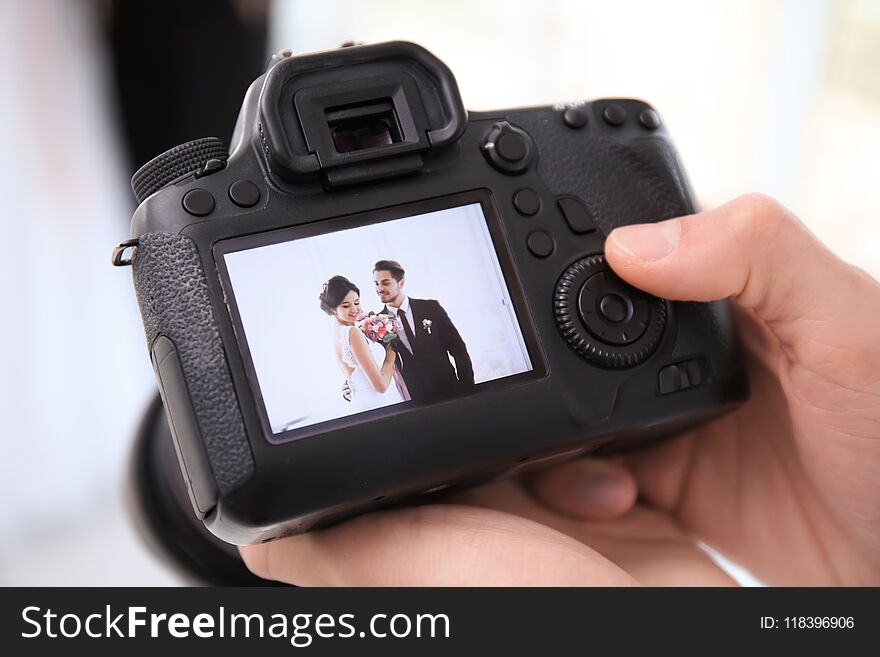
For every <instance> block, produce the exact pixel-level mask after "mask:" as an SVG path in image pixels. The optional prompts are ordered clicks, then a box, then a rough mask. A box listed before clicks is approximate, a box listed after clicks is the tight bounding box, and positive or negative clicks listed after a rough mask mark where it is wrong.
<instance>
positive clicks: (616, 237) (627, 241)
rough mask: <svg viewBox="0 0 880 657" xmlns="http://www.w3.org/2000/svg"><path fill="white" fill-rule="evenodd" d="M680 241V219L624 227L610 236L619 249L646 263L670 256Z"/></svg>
mask: <svg viewBox="0 0 880 657" xmlns="http://www.w3.org/2000/svg"><path fill="white" fill-rule="evenodd" d="M680 239H681V222H680V221H679V220H678V219H670V220H668V221H661V222H660V223H656V224H636V225H634V226H623V227H622V228H618V229H617V230H615V231H613V232H612V233H611V235H610V236H609V240H611V241H612V242H614V244H615V245H616V246H617V247H618V248H619V249H622V250H623V251H626V252H627V253H629V254H630V255H632V256H635V257H636V258H639V259H640V260H644V261H646V262H653V261H655V260H660V259H661V258H665V257H666V256H668V255H669V254H670V253H672V252H673V251H675V249H676V247H678V242H679V241H680Z"/></svg>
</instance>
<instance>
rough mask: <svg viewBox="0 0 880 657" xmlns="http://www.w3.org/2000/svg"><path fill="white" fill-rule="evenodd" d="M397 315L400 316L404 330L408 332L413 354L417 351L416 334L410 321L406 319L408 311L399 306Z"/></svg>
mask: <svg viewBox="0 0 880 657" xmlns="http://www.w3.org/2000/svg"><path fill="white" fill-rule="evenodd" d="M397 316H398V317H400V321H401V322H402V323H403V332H404V333H406V337H407V339H408V340H409V346H410V349H411V350H412V352H413V355H415V353H416V336H414V335H413V332H412V329H411V328H410V327H409V322H408V321H407V319H406V311H405V310H404V309H403V308H399V309H398V310H397Z"/></svg>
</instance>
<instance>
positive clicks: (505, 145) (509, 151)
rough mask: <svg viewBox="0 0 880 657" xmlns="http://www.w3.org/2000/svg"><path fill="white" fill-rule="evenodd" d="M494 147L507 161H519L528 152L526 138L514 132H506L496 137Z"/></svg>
mask: <svg viewBox="0 0 880 657" xmlns="http://www.w3.org/2000/svg"><path fill="white" fill-rule="evenodd" d="M495 149H496V150H497V151H498V155H500V156H501V157H502V158H503V159H505V160H507V161H508V162H519V161H520V160H521V159H523V158H524V157H525V156H526V153H528V152H529V147H528V144H526V140H525V139H523V138H522V136H521V135H518V134H517V133H515V132H508V133H505V134H503V135H501V137H500V138H499V139H498V141H497V142H496V143H495Z"/></svg>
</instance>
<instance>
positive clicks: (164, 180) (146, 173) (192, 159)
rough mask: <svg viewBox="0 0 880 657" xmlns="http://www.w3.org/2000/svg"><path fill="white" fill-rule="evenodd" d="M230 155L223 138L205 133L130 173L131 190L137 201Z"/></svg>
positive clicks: (140, 201)
mask: <svg viewBox="0 0 880 657" xmlns="http://www.w3.org/2000/svg"><path fill="white" fill-rule="evenodd" d="M228 157H229V154H228V153H227V152H226V145H225V144H224V143H223V140H221V139H218V138H217V137H203V138H202V139H195V140H193V141H188V142H186V143H185V144H181V145H180V146H175V147H174V148H172V149H170V150H167V151H165V152H164V153H162V154H161V155H157V156H156V157H154V158H153V159H152V160H150V161H149V162H147V163H146V164H145V165H144V166H142V167H141V168H140V169H138V170H137V171H136V172H135V174H134V175H133V176H132V177H131V191H133V192H134V197H135V198H136V199H137V202H138V203H142V202H143V200H144V199H145V198H147V197H148V196H150V194H153V193H155V192H158V191H159V190H160V189H162V188H163V187H164V186H165V185H167V184H168V183H170V182H171V181H173V180H176V179H177V178H179V177H180V176H183V175H185V174H188V173H195V172H197V171H200V170H201V169H202V168H203V167H204V166H205V163H206V162H207V161H208V160H225V159H226V158H228Z"/></svg>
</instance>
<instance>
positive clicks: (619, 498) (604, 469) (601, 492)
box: [528, 459, 637, 520]
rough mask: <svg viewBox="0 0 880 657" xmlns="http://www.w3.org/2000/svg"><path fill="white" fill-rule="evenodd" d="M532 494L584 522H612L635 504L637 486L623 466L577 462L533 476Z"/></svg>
mask: <svg viewBox="0 0 880 657" xmlns="http://www.w3.org/2000/svg"><path fill="white" fill-rule="evenodd" d="M528 486H529V489H530V490H531V492H532V494H533V495H534V496H535V498H537V499H538V500H539V501H540V502H542V503H543V504H545V505H547V506H549V507H550V508H551V509H554V510H555V511H558V512H560V513H564V514H566V515H569V516H573V517H575V518H579V519H583V520H610V519H612V518H617V517H620V516H622V515H624V514H625V513H627V512H628V511H629V510H630V509H631V508H632V507H633V505H634V504H635V501H636V493H637V487H636V482H635V479H634V477H633V475H632V474H631V473H630V472H629V470H627V469H626V468H625V467H624V466H623V465H622V464H620V463H618V462H615V461H610V460H602V459H578V460H576V461H570V462H568V463H563V464H562V465H559V466H557V467H555V468H550V469H548V470H544V471H542V472H538V473H536V474H534V475H533V476H532V477H531V478H530V479H529V481H528Z"/></svg>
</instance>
